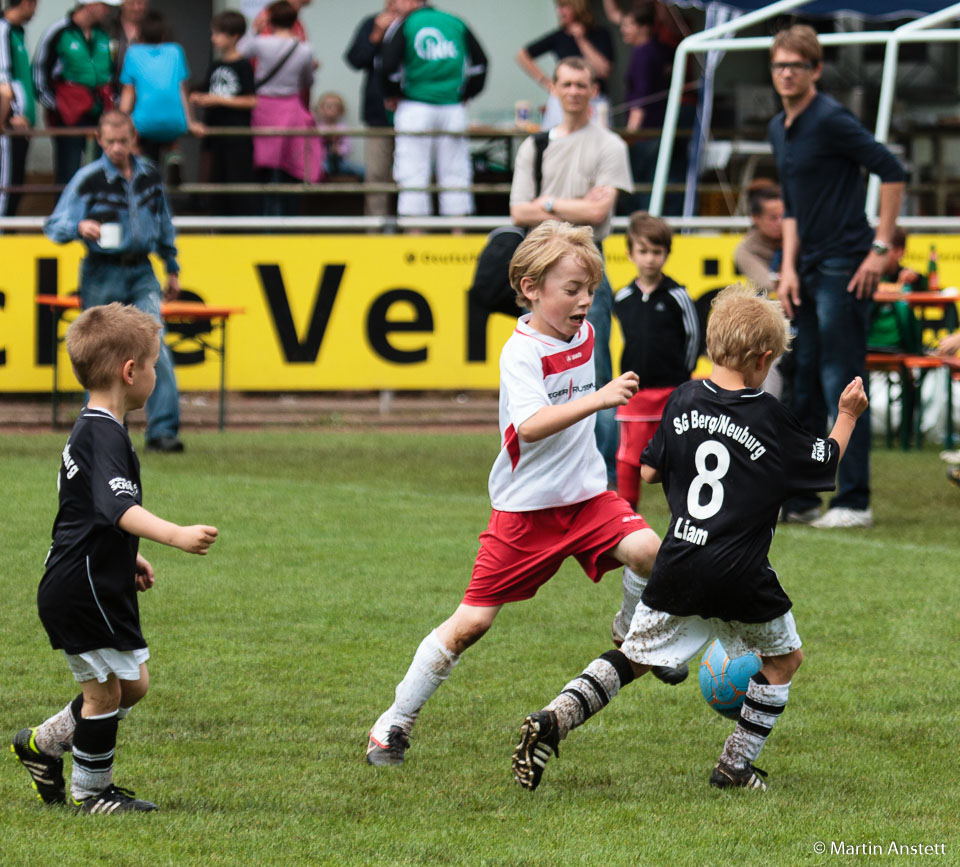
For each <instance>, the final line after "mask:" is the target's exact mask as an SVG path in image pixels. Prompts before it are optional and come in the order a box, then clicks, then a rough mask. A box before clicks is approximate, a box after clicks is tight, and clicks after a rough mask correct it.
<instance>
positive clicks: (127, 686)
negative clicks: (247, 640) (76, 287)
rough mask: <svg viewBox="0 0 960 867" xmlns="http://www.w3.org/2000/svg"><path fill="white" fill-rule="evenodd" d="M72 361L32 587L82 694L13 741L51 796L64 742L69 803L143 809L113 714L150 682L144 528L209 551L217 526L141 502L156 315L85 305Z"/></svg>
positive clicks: (152, 535)
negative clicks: (179, 518)
mask: <svg viewBox="0 0 960 867" xmlns="http://www.w3.org/2000/svg"><path fill="white" fill-rule="evenodd" d="M67 351H68V352H69V354H70V361H71V362H72V364H73V369H74V373H76V375H77V379H78V380H79V381H80V384H81V385H83V386H84V387H85V388H86V389H87V390H88V392H89V394H90V397H89V400H88V401H87V405H86V406H85V407H84V408H83V410H82V411H81V413H80V417H79V418H78V419H77V421H76V424H74V426H73V430H72V431H71V433H70V439H69V440H67V444H66V446H65V447H64V449H63V459H62V462H61V465H60V474H59V476H58V478H57V490H58V491H59V499H60V508H59V510H58V511H57V518H56V521H55V522H54V525H53V544H52V545H51V546H50V551H49V553H48V554H47V559H46V563H45V566H46V569H45V572H44V575H43V580H42V581H41V582H40V588H39V590H38V592H37V603H38V607H39V611H40V620H41V621H42V622H43V626H44V628H45V629H46V630H47V634H48V635H49V637H50V643H51V645H53V647H54V648H60V649H62V650H63V652H64V655H65V656H66V658H67V664H68V665H69V666H70V670H71V671H72V673H73V676H74V679H75V680H77V681H79V683H80V688H81V690H82V692H81V694H80V695H78V696H77V697H76V698H75V699H74V700H73V701H72V702H70V704H68V705H67V706H66V707H65V708H64V709H63V710H61V711H60V712H59V713H57V714H54V715H53V716H52V717H50V719H48V720H46V721H45V722H43V723H41V724H40V725H39V726H38V727H37V728H33V729H30V728H27V729H23V730H21V731H19V732H17V734H16V735H15V736H14V739H13V744H12V745H11V750H12V751H13V752H14V754H15V755H16V756H17V758H18V759H19V760H20V763H21V764H22V765H23V766H24V768H26V770H27V771H28V772H29V774H30V776H31V777H32V779H33V786H34V788H35V789H36V790H37V793H38V794H39V796H40V798H41V799H42V800H43V801H44V803H47V804H55V803H60V804H62V803H64V802H65V801H66V800H67V799H66V793H65V786H64V780H63V758H62V757H63V753H64V752H71V751H72V753H73V776H72V779H71V786H70V788H71V795H72V798H71V803H72V804H73V806H74V807H76V808H77V809H79V810H82V811H85V812H88V813H123V812H130V811H137V812H148V811H151V810H156V809H157V806H156V804H153V803H151V802H149V801H142V800H138V799H137V798H135V797H134V795H133V792H131V791H129V790H127V789H121V788H119V787H118V786H115V785H113V754H114V750H115V748H116V743H117V725H118V722H119V720H120V718H121V717H123V716H126V714H127V713H128V712H129V710H130V708H131V707H132V706H133V705H134V704H136V703H137V702H138V701H139V700H140V699H141V698H143V696H144V695H146V692H147V686H148V684H149V676H148V674H147V667H146V664H145V663H146V661H147V659H148V658H149V656H150V654H149V653H148V652H147V643H146V641H144V638H143V633H142V632H141V631H140V612H139V608H138V605H137V591H143V590H148V589H149V588H151V587H152V586H153V583H154V574H153V569H152V567H151V566H150V564H149V563H148V562H147V561H146V560H145V559H144V558H143V556H142V555H141V554H140V553H139V551H138V546H139V542H140V538H141V537H142V538H145V539H152V540H153V541H154V542H161V543H162V544H164V545H171V546H172V547H175V548H180V549H182V550H184V551H187V552H189V553H191V554H206V553H207V549H208V548H209V547H210V546H211V545H212V544H213V542H214V541H215V540H216V538H217V530H216V528H215V527H208V526H205V525H194V526H190V527H181V526H179V525H177V524H171V523H170V522H169V521H164V520H163V519H161V518H158V517H157V516H156V515H153V514H151V513H150V512H148V511H147V510H146V509H144V508H143V506H142V505H140V504H141V502H142V494H141V489H140V461H139V460H138V459H137V456H136V454H135V453H134V451H133V445H132V444H131V442H130V437H129V435H128V434H127V429H126V427H125V426H124V416H125V415H126V414H127V412H128V411H129V410H132V409H139V408H140V407H142V406H143V405H144V403H146V400H147V398H148V397H149V396H150V392H152V391H153V387H154V384H155V383H156V379H157V377H156V371H155V370H154V367H155V365H156V363H157V357H158V355H159V351H160V327H159V326H158V325H157V323H156V321H155V320H154V319H153V317H152V316H150V315H148V314H146V313H144V312H142V311H140V310H137V309H136V308H134V307H125V306H123V305H121V304H117V303H114V304H107V305H104V306H101V307H91V308H89V309H88V310H86V311H85V312H84V313H83V314H81V316H80V317H79V318H78V319H77V320H76V321H75V322H74V323H73V324H72V325H71V326H70V328H69V329H68V330H67Z"/></svg>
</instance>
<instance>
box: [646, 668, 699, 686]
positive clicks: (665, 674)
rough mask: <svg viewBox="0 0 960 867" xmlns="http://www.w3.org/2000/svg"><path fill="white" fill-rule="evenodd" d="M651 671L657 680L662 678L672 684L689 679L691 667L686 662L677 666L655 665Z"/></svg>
mask: <svg viewBox="0 0 960 867" xmlns="http://www.w3.org/2000/svg"><path fill="white" fill-rule="evenodd" d="M650 671H651V672H652V673H653V676H654V677H655V678H656V679H657V680H662V681H663V682H664V683H668V684H670V686H676V685H677V684H678V683H683V682H684V681H685V680H686V679H687V675H688V674H690V669H689V667H688V666H687V664H686V663H685V662H684V663H682V664H681V665H678V666H677V667H676V668H671V667H670V666H669V665H655V666H653V667H652V668H651V669H650Z"/></svg>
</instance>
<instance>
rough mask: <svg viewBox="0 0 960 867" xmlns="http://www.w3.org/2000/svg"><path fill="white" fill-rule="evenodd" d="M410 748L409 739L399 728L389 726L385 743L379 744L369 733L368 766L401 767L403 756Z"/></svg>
mask: <svg viewBox="0 0 960 867" xmlns="http://www.w3.org/2000/svg"><path fill="white" fill-rule="evenodd" d="M409 748H410V738H409V736H408V735H407V733H406V732H405V731H404V730H403V729H402V728H400V726H390V731H389V732H387V740H386V743H381V742H380V741H378V740H377V739H376V738H374V736H373V732H371V733H370V739H369V740H368V741H367V764H368V765H402V764H403V754H404V753H405V752H406V751H407V750H408V749H409Z"/></svg>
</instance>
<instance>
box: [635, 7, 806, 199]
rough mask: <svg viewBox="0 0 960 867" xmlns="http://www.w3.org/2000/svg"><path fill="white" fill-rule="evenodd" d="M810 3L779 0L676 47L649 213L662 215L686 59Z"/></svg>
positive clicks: (693, 35)
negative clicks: (697, 50)
mask: <svg viewBox="0 0 960 867" xmlns="http://www.w3.org/2000/svg"><path fill="white" fill-rule="evenodd" d="M809 2H810V0H779V2H777V3H772V4H771V5H770V6H765V7H764V8H763V9H757V10H756V11H754V12H748V13H747V14H746V15H743V16H741V17H740V18H735V19H733V20H732V21H728V22H726V23H725V24H719V25H717V26H716V27H713V28H711V29H710V30H704V31H702V32H700V33H693V34H691V35H690V36H688V37H687V38H686V39H684V40H683V41H682V42H681V43H680V44H679V45H678V46H677V51H676V54H675V55H674V60H673V76H672V78H671V79H670V95H669V96H668V97H667V110H666V114H665V116H664V119H663V130H662V132H661V135H660V152H659V153H658V154H657V170H656V173H655V174H654V176H653V189H652V191H651V193H650V213H651V214H654V215H656V216H660V214H661V213H663V196H664V189H665V187H666V185H667V176H668V175H669V173H670V158H671V156H672V154H673V143H674V141H675V140H676V135H677V119H678V118H679V116H680V100H681V98H682V96H683V80H684V77H685V74H686V69H687V58H688V57H689V55H690V54H691V53H692V52H693V49H694V48H695V47H699V46H700V45H701V43H703V42H708V41H709V40H710V39H711V38H713V37H715V36H723V35H725V34H727V33H735V32H737V31H739V30H742V29H743V28H744V27H749V26H750V25H752V24H756V23H757V22H758V21H766V20H767V19H769V18H773V17H775V16H776V15H779V14H780V13H781V12H788V11H789V10H791V9H796V7H798V6H803V5H804V4H806V3H809Z"/></svg>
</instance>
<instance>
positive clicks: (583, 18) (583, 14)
mask: <svg viewBox="0 0 960 867" xmlns="http://www.w3.org/2000/svg"><path fill="white" fill-rule="evenodd" d="M556 4H557V6H566V7H568V8H569V9H572V10H573V17H574V18H576V19H577V21H579V22H580V23H581V24H582V25H583V26H584V27H593V24H594V21H593V12H591V11H590V3H589V2H588V0H556Z"/></svg>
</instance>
